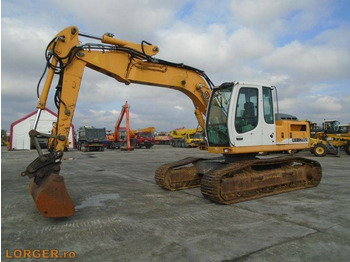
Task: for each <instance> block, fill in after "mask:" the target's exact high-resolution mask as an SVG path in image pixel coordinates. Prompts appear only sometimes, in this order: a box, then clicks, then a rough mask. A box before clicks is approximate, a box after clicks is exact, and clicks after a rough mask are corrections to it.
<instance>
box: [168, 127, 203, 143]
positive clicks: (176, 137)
mask: <svg viewBox="0 0 350 262" xmlns="http://www.w3.org/2000/svg"><path fill="white" fill-rule="evenodd" d="M203 132H204V130H203V129H202V128H200V127H199V128H192V129H186V128H181V129H174V130H172V131H170V138H171V139H170V145H172V146H173V147H198V146H199V145H200V144H201V143H203V142H204V138H203Z"/></svg>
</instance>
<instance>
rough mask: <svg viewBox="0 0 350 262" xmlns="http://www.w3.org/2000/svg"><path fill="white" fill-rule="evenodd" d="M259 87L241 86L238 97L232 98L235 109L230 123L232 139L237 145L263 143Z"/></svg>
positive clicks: (237, 92)
mask: <svg viewBox="0 0 350 262" xmlns="http://www.w3.org/2000/svg"><path fill="white" fill-rule="evenodd" d="M259 89H261V87H259V86H240V87H239V88H237V90H236V93H235V97H236V99H231V100H233V101H232V103H235V104H234V105H233V106H234V107H233V108H235V110H234V114H233V118H231V121H230V123H229V126H231V131H232V132H230V141H231V143H232V144H233V145H234V146H236V147H242V146H256V145H260V144H261V132H262V129H261V126H260V124H259V122H260V121H259V118H260V117H259V114H260V110H259V106H260V103H259V97H260V93H261V92H260V90H259Z"/></svg>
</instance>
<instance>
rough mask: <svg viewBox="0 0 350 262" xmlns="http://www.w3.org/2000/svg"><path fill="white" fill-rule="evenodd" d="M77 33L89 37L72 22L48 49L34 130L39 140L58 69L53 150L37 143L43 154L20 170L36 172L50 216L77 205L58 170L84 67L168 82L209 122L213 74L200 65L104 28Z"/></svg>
mask: <svg viewBox="0 0 350 262" xmlns="http://www.w3.org/2000/svg"><path fill="white" fill-rule="evenodd" d="M79 36H83V37H91V36H89V35H86V34H80V33H79V30H78V28H77V27H74V26H72V27H68V28H66V29H64V30H62V31H61V32H60V33H58V34H57V35H56V36H55V37H54V39H53V40H52V41H51V42H50V43H49V45H48V47H47V49H46V60H47V69H48V72H47V76H46V80H45V83H44V86H43V89H42V92H41V95H40V96H38V103H37V109H38V112H37V117H36V120H35V122H34V125H33V130H31V132H30V136H31V137H32V138H33V139H34V141H37V139H36V136H37V135H38V132H36V127H37V124H38V121H39V118H40V113H41V110H43V109H45V107H46V102H47V98H48V94H49V91H50V88H51V86H52V81H53V78H54V75H55V74H57V75H58V76H59V80H58V84H57V86H56V92H55V104H56V106H57V108H58V118H57V125H56V128H57V130H56V132H55V134H56V135H55V136H54V137H53V138H54V150H53V152H52V153H50V154H43V153H42V151H41V149H40V146H39V144H38V143H36V145H37V150H38V153H39V157H38V158H37V159H36V160H34V161H33V162H32V163H31V164H30V165H29V166H28V167H27V169H26V171H24V172H22V176H28V177H29V178H33V180H32V182H31V184H30V186H29V191H30V193H31V194H32V196H33V198H34V200H35V202H36V205H37V208H38V210H39V212H40V213H41V214H43V215H44V216H47V217H65V216H71V215H73V214H74V205H73V203H72V201H71V199H70V197H69V195H68V193H67V190H66V188H65V185H64V180H63V177H62V176H60V175H59V174H58V173H59V170H60V164H61V162H60V161H61V158H62V156H63V151H64V146H65V143H66V140H67V139H68V134H69V129H70V125H71V123H72V120H73V116H74V111H75V108H76V103H77V99H78V94H79V90H80V85H81V80H82V77H83V72H84V69H85V67H88V68H91V69H93V70H95V71H98V72H101V73H103V74H105V75H108V76H110V77H113V78H114V79H116V80H117V81H119V82H122V83H125V84H126V85H129V84H131V83H138V84H144V85H152V86H159V87H166V88H171V89H175V90H178V91H180V92H182V93H184V94H186V95H187V96H188V97H189V98H190V99H191V100H192V101H193V104H194V107H195V115H196V117H197V119H198V122H199V124H200V126H202V128H204V127H205V121H204V117H205V115H206V111H207V103H208V101H209V98H210V94H211V89H212V87H213V84H212V82H211V81H210V79H209V78H208V77H207V75H206V74H205V73H204V72H203V71H201V70H198V69H196V68H193V67H190V66H186V65H184V64H176V63H172V62H168V61H164V60H160V59H156V58H154V57H153V56H154V55H155V54H156V53H158V51H159V48H158V47H157V46H154V45H151V44H149V43H147V42H144V41H143V42H142V43H141V44H136V43H132V42H128V41H124V40H120V39H116V38H114V37H113V36H112V35H111V34H105V35H103V36H102V37H101V38H98V37H92V38H94V39H97V40H99V41H101V43H97V44H96V43H90V44H81V42H80V40H79ZM38 86H39V84H38ZM38 93H39V92H38ZM40 135H43V134H40ZM52 136H53V135H51V137H52Z"/></svg>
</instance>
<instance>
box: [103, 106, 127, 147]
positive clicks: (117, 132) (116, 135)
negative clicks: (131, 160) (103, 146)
mask: <svg viewBox="0 0 350 262" xmlns="http://www.w3.org/2000/svg"><path fill="white" fill-rule="evenodd" d="M124 115H125V118H126V119H125V124H126V129H125V140H123V141H121V140H120V124H121V123H122V121H123V118H124ZM129 120H130V117H129V103H128V101H126V102H125V105H123V106H122V110H121V111H120V114H119V117H118V120H117V122H116V124H115V127H114V133H113V134H112V135H110V137H109V138H108V137H107V138H108V140H109V141H108V142H109V143H110V144H112V145H113V144H114V146H113V147H112V148H116V146H118V147H120V149H121V150H123V151H132V150H134V148H133V147H131V144H130V121H129ZM122 144H126V146H124V145H123V146H122ZM107 147H109V146H108V145H107Z"/></svg>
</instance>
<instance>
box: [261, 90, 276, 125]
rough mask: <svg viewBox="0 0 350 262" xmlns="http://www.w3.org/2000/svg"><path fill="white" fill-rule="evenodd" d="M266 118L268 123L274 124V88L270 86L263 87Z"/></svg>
mask: <svg viewBox="0 0 350 262" xmlns="http://www.w3.org/2000/svg"><path fill="white" fill-rule="evenodd" d="M263 103H264V119H265V122H266V123H267V124H273V123H274V120H273V102H272V90H271V88H269V87H263Z"/></svg>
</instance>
